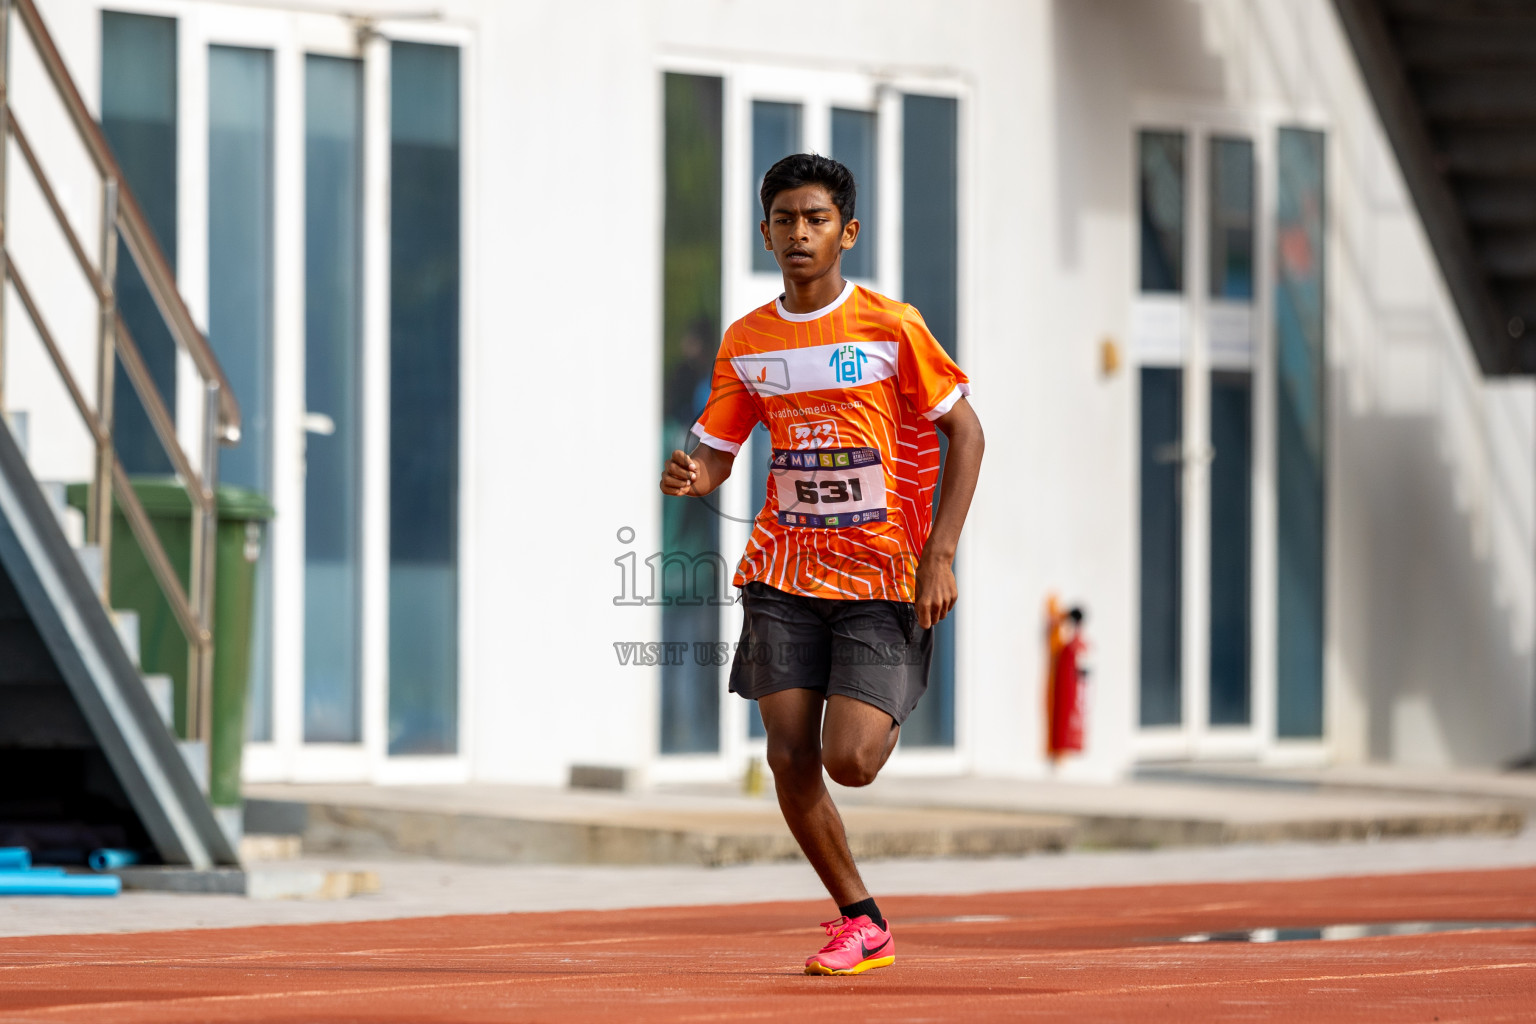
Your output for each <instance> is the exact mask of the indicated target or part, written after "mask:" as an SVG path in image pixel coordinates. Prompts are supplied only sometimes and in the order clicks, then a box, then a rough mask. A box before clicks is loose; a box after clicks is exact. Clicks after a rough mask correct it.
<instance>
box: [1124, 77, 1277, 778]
mask: <svg viewBox="0 0 1536 1024" xmlns="http://www.w3.org/2000/svg"><path fill="white" fill-rule="evenodd" d="M1274 123H1275V122H1274V120H1273V119H1272V118H1271V117H1268V116H1265V115H1263V114H1259V113H1253V112H1246V111H1233V110H1231V109H1227V108H1212V107H1205V106H1201V105H1196V104H1187V103H1180V102H1163V101H1149V102H1143V103H1140V104H1138V105H1137V107H1136V111H1135V117H1134V121H1133V124H1132V126H1131V130H1132V131H1133V132H1136V133H1139V132H1141V131H1169V132H1178V133H1181V134H1182V135H1183V136H1184V138H1185V147H1186V148H1185V180H1184V189H1185V202H1184V239H1185V244H1184V292H1183V294H1182V295H1180V296H1177V297H1174V296H1160V295H1158V296H1143V295H1141V294H1139V293H1138V294H1136V297H1135V299H1134V300H1133V302H1132V317H1133V326H1132V329H1131V332H1130V335H1131V338H1132V361H1133V363H1134V365H1135V366H1136V367H1138V368H1139V367H1141V366H1157V365H1161V366H1181V367H1182V368H1183V371H1184V373H1183V406H1184V412H1183V430H1182V437H1183V448H1184V453H1183V461H1182V469H1183V475H1182V492H1181V506H1182V508H1181V513H1182V516H1183V525H1182V545H1183V551H1182V564H1181V572H1182V576H1183V580H1182V585H1181V595H1180V603H1181V613H1180V621H1181V638H1180V640H1181V651H1182V654H1181V658H1180V662H1181V664H1180V668H1181V676H1182V678H1181V687H1182V708H1183V716H1182V721H1181V722H1180V724H1178V725H1173V726H1152V727H1143V726H1140V725H1139V724H1137V725H1136V726H1135V729H1134V744H1133V750H1134V754H1135V756H1136V759H1137V760H1141V761H1156V760H1169V759H1183V758H1195V759H1206V760H1234V759H1236V760H1257V759H1260V758H1264V757H1266V756H1267V755H1268V754H1269V752H1270V750H1271V749H1272V747H1273V736H1274V714H1275V712H1274V702H1275V659H1274V650H1275V646H1274V645H1275V630H1274V581H1275V576H1274V573H1275V566H1274V557H1273V548H1274V537H1275V534H1274V500H1273V494H1274V486H1275V476H1274V457H1273V450H1274V429H1275V427H1274V402H1273V397H1272V392H1273V386H1274V377H1273V372H1274V371H1273V359H1272V358H1271V356H1270V353H1271V352H1272V351H1273V338H1272V335H1273V323H1272V320H1273V317H1272V314H1271V311H1272V308H1273V307H1272V277H1273V275H1272V249H1273V229H1274V220H1275V217H1274V211H1275V196H1274V157H1273V154H1274ZM1217 137H1229V138H1241V139H1245V140H1248V141H1250V142H1251V143H1252V144H1253V154H1254V218H1255V220H1254V241H1253V244H1254V253H1253V268H1254V299H1253V302H1252V303H1251V304H1248V307H1249V308H1248V313H1247V320H1248V329H1249V336H1250V339H1251V345H1250V353H1251V355H1250V356H1249V357H1248V359H1247V360H1246V367H1247V368H1249V369H1250V370H1251V372H1252V375H1253V376H1252V381H1253V383H1252V388H1253V391H1252V394H1253V433H1252V443H1253V450H1252V456H1251V457H1252V464H1251V477H1250V487H1251V491H1250V495H1251V507H1250V515H1251V531H1252V532H1251V534H1250V545H1251V548H1250V555H1249V557H1250V563H1249V564H1250V575H1249V586H1250V592H1249V616H1250V634H1249V635H1250V644H1249V687H1250V697H1249V699H1250V709H1251V715H1250V720H1249V724H1248V725H1246V726H1212V725H1210V724H1209V713H1210V709H1209V692H1210V691H1209V685H1210V664H1209V659H1210V458H1211V447H1210V391H1209V384H1210V374H1211V371H1212V369H1213V368H1214V369H1222V368H1239V367H1243V366H1244V365H1245V360H1244V358H1243V356H1242V354H1241V352H1240V351H1239V347H1238V346H1233V345H1231V344H1227V345H1220V344H1218V345H1215V346H1213V343H1212V342H1213V338H1215V340H1217V341H1220V340H1222V338H1221V337H1219V336H1224V335H1229V334H1234V333H1235V331H1240V328H1241V323H1242V320H1243V319H1244V317H1243V314H1242V310H1241V306H1242V304H1239V303H1231V302H1224V301H1217V300H1212V299H1210V298H1209V236H1208V230H1209V223H1210V218H1209V211H1208V209H1207V207H1208V204H1209V185H1210V182H1209V144H1210V140H1211V139H1212V138H1217ZM1136 174H1137V172H1136V171H1135V170H1134V168H1133V170H1132V180H1133V181H1134V180H1135V178H1136ZM1131 209H1132V211H1133V223H1134V217H1135V215H1136V214H1135V212H1134V211H1136V210H1138V209H1139V198H1138V197H1136V196H1135V195H1134V194H1133V196H1132V199H1131ZM1225 340H1227V341H1228V342H1229V343H1230V342H1231V341H1234V340H1236V339H1235V337H1227V338H1226V339H1225ZM1133 393H1134V394H1136V395H1137V396H1138V397H1137V398H1136V399H1134V400H1135V401H1138V402H1139V400H1140V399H1139V392H1134V391H1133ZM1132 422H1133V423H1139V422H1140V417H1139V416H1133V417H1132ZM1138 429H1139V428H1138ZM1135 443H1136V445H1137V446H1138V448H1139V446H1140V444H1141V441H1140V438H1139V436H1138V437H1137V438H1136V440H1135ZM1139 643H1140V640H1139V637H1138V638H1137V644H1138V645H1139ZM1138 663H1139V662H1133V664H1138ZM1134 685H1135V686H1136V687H1139V685H1140V682H1139V678H1138V679H1137V680H1135V681H1134ZM1138 701H1139V697H1133V700H1132V702H1131V707H1132V709H1133V714H1134V709H1135V708H1136V707H1137V706H1138Z"/></svg>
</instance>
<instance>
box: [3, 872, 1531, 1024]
mask: <svg viewBox="0 0 1536 1024" xmlns="http://www.w3.org/2000/svg"><path fill="white" fill-rule="evenodd" d="M1085 881H1088V879H1085ZM828 909H829V908H827V907H826V906H824V905H822V904H819V903H772V904H753V905H748V906H735V907H687V908H660V909H649V910H622V911H603V912H568V913H553V914H512V915H495V916H491V915H487V916H477V917H439V918H425V919H421V918H418V919H406V920H397V921H382V922H370V923H363V924H341V925H305V926H281V927H264V928H239V929H220V930H202V931H182V932H154V933H141V934H132V935H91V936H50V937H29V938H20V939H0V1021H4V1022H12V1021H26V1022H34V1021H91V1022H111V1024H134V1022H151V1021H152V1022H156V1024H160V1022H179V1021H199V1022H201V1021H274V1022H283V1021H292V1022H301V1021H302V1022H313V1021H369V1022H374V1021H402V1022H403V1021H410V1022H419V1024H433V1022H438V1021H486V1022H492V1021H494V1022H505V1021H551V1022H553V1021H578V1020H582V1021H585V1020H597V1021H625V1022H649V1021H733V1020H759V1021H780V1020H821V1021H826V1020H841V1019H849V1020H861V1021H862V1020H873V1021H880V1022H882V1024H887V1022H890V1024H895V1022H900V1021H917V1020H923V1021H934V1020H961V1021H966V1022H978V1021H991V1020H1004V1019H1014V1018H1027V1019H1029V1020H1032V1021H1072V1022H1074V1024H1077V1022H1082V1021H1100V1020H1138V1021H1140V1020H1147V1021H1225V1020H1231V1021H1238V1020H1241V1021H1252V1020H1286V1021H1320V1022H1327V1021H1361V1020H1370V1021H1393V1022H1396V1021H1426V1022H1432V1021H1442V1022H1450V1021H1470V1020H1476V1021H1530V1020H1536V929H1517V930H1502V931H1476V932H1463V933H1449V934H1434V935H1415V936H1396V937H1382V938H1364V939H1353V940H1348V941H1327V942H1325V941H1309V942H1307V941H1304V942H1281V943H1269V944H1262V945H1248V944H1235V943H1203V944H1190V943H1178V942H1171V941H1168V940H1169V939H1171V938H1172V937H1175V936H1178V935H1183V934H1189V933H1192V932H1210V931H1223V930H1237V929H1247V928H1256V927H1272V926H1273V927H1309V926H1319V925H1327V924H1361V923H1369V922H1380V921H1397V920H1437V921H1444V920H1527V921H1531V920H1536V869H1523V870H1516V871H1480V872H1459V873H1443V874H1422V875H1397V876H1381V877H1372V878H1352V879H1330V880H1325V881H1307V882H1265V883H1245V884H1219V885H1218V884H1211V885H1164V886H1146V887H1134V888H1113V889H1084V890H1074V891H1066V892H1041V893H1029V892H1017V893H1002V894H994V895H985V896H958V897H957V896H943V897H936V896H924V897H904V898H892V899H888V900H882V909H884V910H885V912H886V913H887V914H888V915H889V916H890V918H891V920H892V923H893V928H894V931H895V935H896V942H897V957H896V964H895V966H893V967H889V968H885V969H883V970H877V971H873V972H870V973H868V974H865V975H863V976H861V977H856V978H821V977H809V976H806V975H803V974H801V973H800V964H801V963H802V962H803V960H804V958H805V957H806V955H807V954H809V953H811V952H813V951H814V950H815V949H816V948H817V947H818V946H819V945H820V941H821V939H822V933H821V931H820V930H819V929H818V928H817V927H816V922H817V921H818V920H821V919H823V918H825V917H827V916H829V915H828Z"/></svg>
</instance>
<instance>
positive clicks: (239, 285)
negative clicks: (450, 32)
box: [208, 46, 272, 740]
mask: <svg viewBox="0 0 1536 1024" xmlns="http://www.w3.org/2000/svg"><path fill="white" fill-rule="evenodd" d="M208 342H209V344H210V345H211V346H212V347H213V351H214V354H215V355H217V356H218V358H219V362H220V364H221V365H222V366H223V367H224V372H225V374H226V375H228V377H229V384H230V387H231V388H232V389H233V390H234V393H235V397H236V398H237V399H239V401H240V410H241V413H242V429H241V432H240V433H241V436H240V443H239V444H238V445H236V446H235V447H234V448H226V449H225V450H224V452H223V454H222V456H221V457H220V459H219V478H220V480H221V481H223V482H225V483H231V484H237V485H239V486H241V487H250V488H252V489H254V490H257V491H260V492H261V493H262V494H265V495H267V496H269V497H270V496H271V494H272V53H271V51H269V50H247V49H241V48H238V47H232V46H213V47H209V49H208ZM271 562H272V559H271V555H270V545H266V546H264V547H263V550H262V555H261V563H260V565H259V566H258V567H257V571H256V605H255V617H256V621H255V623H254V626H255V629H254V632H253V635H252V638H251V641H252V642H251V668H250V672H251V675H250V689H249V691H248V692H249V707H250V711H251V713H250V718H249V721H248V731H249V735H250V736H251V738H252V739H257V740H269V739H271V735H272V713H271V712H272V687H271V678H270V676H271V668H270V662H269V655H270V651H271V622H272V588H271V575H272V573H271Z"/></svg>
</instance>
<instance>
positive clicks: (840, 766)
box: [822, 750, 880, 787]
mask: <svg viewBox="0 0 1536 1024" xmlns="http://www.w3.org/2000/svg"><path fill="white" fill-rule="evenodd" d="M822 763H823V764H824V765H826V768H827V775H828V776H830V777H831V779H832V781H833V782H835V783H837V784H838V785H839V786H852V787H857V786H867V785H869V784H870V783H871V782H874V781H875V776H876V775H878V774H880V759H879V758H878V757H876V756H874V755H873V753H871V752H866V751H858V750H828V751H825V752H823V754H822Z"/></svg>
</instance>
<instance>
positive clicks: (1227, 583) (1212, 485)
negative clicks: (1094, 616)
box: [1132, 121, 1259, 758]
mask: <svg viewBox="0 0 1536 1024" xmlns="http://www.w3.org/2000/svg"><path fill="white" fill-rule="evenodd" d="M1136 161H1137V208H1138V210H1137V212H1138V219H1139V224H1138V236H1139V238H1138V241H1139V246H1138V249H1139V253H1138V271H1137V276H1138V280H1137V297H1136V301H1135V303H1134V324H1133V330H1132V337H1133V347H1134V350H1135V356H1136V359H1135V367H1136V369H1135V372H1136V374H1137V378H1136V385H1137V393H1138V404H1139V409H1140V412H1139V416H1138V439H1137V444H1138V448H1139V459H1138V463H1139V481H1138V483H1139V499H1138V502H1139V504H1138V519H1139V528H1138V533H1139V559H1138V598H1139V650H1140V655H1139V659H1138V669H1139V675H1138V703H1137V707H1138V726H1139V727H1140V734H1139V740H1138V746H1139V750H1140V753H1141V754H1142V756H1145V757H1153V758H1157V757H1190V756H1211V757H1223V756H1239V757H1244V756H1253V755H1254V754H1256V753H1257V750H1258V736H1259V731H1258V728H1257V724H1258V723H1257V722H1256V720H1255V715H1254V709H1255V706H1256V702H1255V700H1254V690H1255V680H1254V672H1253V667H1254V665H1255V658H1254V629H1253V625H1254V621H1255V619H1254V608H1253V595H1254V593H1255V587H1254V571H1253V567H1254V565H1255V561H1254V551H1255V545H1254V533H1255V531H1254V512H1255V505H1254V501H1253V494H1254V480H1255V462H1254V452H1255V431H1254V425H1255V422H1256V411H1257V410H1256V406H1255V401H1254V395H1255V387H1254V358H1253V352H1254V345H1255V336H1256V325H1257V323H1258V318H1257V317H1256V316H1255V314H1254V304H1255V302H1256V299H1257V295H1258V291H1257V287H1256V282H1257V280H1258V275H1257V273H1256V265H1255V258H1256V254H1257V252H1258V251H1259V250H1258V246H1257V242H1256V238H1255V234H1256V223H1257V217H1256V210H1257V192H1256V188H1255V182H1256V174H1255V168H1256V166H1257V161H1256V155H1255V147H1254V143H1253V141H1252V137H1251V134H1250V133H1247V132H1245V131H1241V130H1233V131H1228V130H1226V129H1225V128H1223V127H1217V126H1212V125H1209V124H1201V123H1199V122H1195V123H1193V124H1191V123H1189V122H1187V121H1186V122H1184V123H1175V124H1174V125H1173V126H1171V127H1166V128H1164V127H1158V128H1147V129H1144V130H1142V131H1140V132H1138V134H1137V139H1136Z"/></svg>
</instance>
